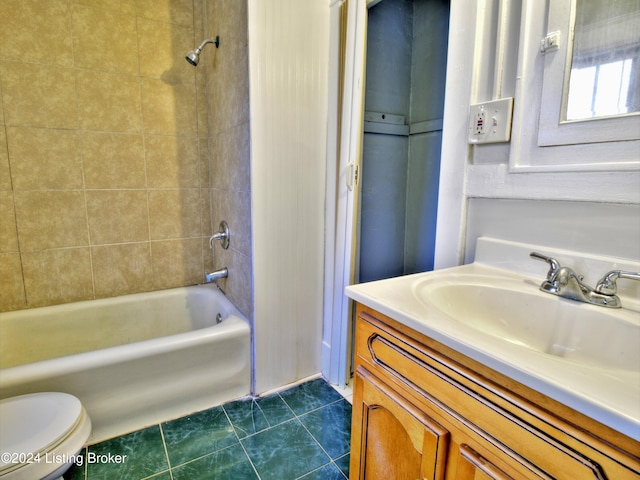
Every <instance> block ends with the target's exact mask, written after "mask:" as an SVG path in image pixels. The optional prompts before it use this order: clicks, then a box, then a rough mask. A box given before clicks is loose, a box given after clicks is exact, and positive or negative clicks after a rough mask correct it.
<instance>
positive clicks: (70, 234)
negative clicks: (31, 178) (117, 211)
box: [15, 191, 89, 252]
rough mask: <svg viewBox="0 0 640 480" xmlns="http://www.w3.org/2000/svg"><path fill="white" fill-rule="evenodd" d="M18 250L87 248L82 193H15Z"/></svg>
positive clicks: (87, 241)
mask: <svg viewBox="0 0 640 480" xmlns="http://www.w3.org/2000/svg"><path fill="white" fill-rule="evenodd" d="M15 205H16V221H17V225H18V239H19V241H20V250H21V251H22V252H26V251H29V250H42V249H47V248H62V247H78V246H86V245H88V244H89V236H88V230H87V220H86V218H87V216H86V213H85V212H86V209H85V201H84V192H81V191H44V192H39V191H28V192H23V191H18V192H15Z"/></svg>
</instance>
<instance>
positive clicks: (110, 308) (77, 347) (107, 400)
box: [0, 285, 251, 442]
mask: <svg viewBox="0 0 640 480" xmlns="http://www.w3.org/2000/svg"><path fill="white" fill-rule="evenodd" d="M218 314H220V316H221V318H222V322H221V323H220V324H217V322H216V316H217V315H218ZM250 336H251V335H250V328H249V324H248V322H247V320H246V319H245V318H243V317H242V315H241V314H240V313H239V312H238V311H237V310H236V309H235V307H234V306H233V305H232V304H231V303H230V302H229V300H228V299H227V298H226V297H225V296H224V294H222V292H220V291H219V290H218V289H217V288H216V287H215V286H213V285H206V286H194V287H185V288H176V289H171V290H164V291H158V292H149V293H139V294H133V295H126V296H122V297H115V298H108V299H101V300H92V301H86V302H78V303H72V304H65V305H56V306H52V307H43V308H35V309H31V310H23V311H18V312H8V313H0V398H6V397H12V396H15V395H20V394H24V393H31V392H43V391H59V392H67V393H71V394H72V395H75V396H76V397H78V398H79V399H80V401H81V402H82V404H83V405H84V406H85V408H86V410H87V412H88V413H89V416H90V417H91V422H92V424H93V432H92V435H91V437H90V439H89V440H90V442H98V441H101V440H104V439H107V438H110V437H114V436H117V435H121V434H123V433H126V432H130V431H133V430H136V429H139V428H142V427H145V426H148V425H152V424H154V423H159V422H162V421H164V420H169V419H172V418H177V417H180V416H183V415H186V414H188V413H191V412H194V411H197V410H202V409H205V408H208V407H211V406H214V405H218V404H220V403H222V402H225V401H228V400H232V399H234V398H238V397H241V396H244V395H248V394H249V393H250V382H251V373H250V370H251V359H250V351H251V347H250Z"/></svg>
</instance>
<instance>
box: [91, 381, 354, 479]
mask: <svg viewBox="0 0 640 480" xmlns="http://www.w3.org/2000/svg"><path fill="white" fill-rule="evenodd" d="M316 380H318V379H313V380H310V381H309V382H307V383H313V382H315V381H316ZM320 380H322V379H320ZM322 381H323V382H324V384H325V385H327V386H329V387H332V386H331V385H329V384H328V383H326V382H325V381H324V380H322ZM300 385H304V383H302V384H298V385H296V386H293V387H291V388H289V389H283V390H281V391H278V392H274V393H272V394H270V395H265V396H258V397H243V398H240V399H236V400H232V401H230V402H226V403H224V404H221V405H218V406H217V407H211V409H215V408H219V409H220V410H221V412H222V413H224V418H225V419H226V421H227V423H228V425H229V426H230V427H231V429H232V430H233V436H234V437H235V442H234V443H232V444H230V445H225V446H221V447H220V448H218V447H216V450H214V451H211V452H208V453H206V454H204V455H200V456H198V457H196V458H191V459H189V460H187V461H183V462H182V463H179V464H177V465H172V463H171V459H170V456H169V448H168V445H167V441H166V438H165V431H164V428H163V424H167V425H168V424H169V423H170V422H172V421H174V420H179V419H174V420H168V421H166V422H161V423H158V424H154V425H150V426H149V427H147V428H152V427H156V426H157V427H158V429H159V433H160V439H161V441H162V449H163V454H164V459H165V460H166V465H167V468H166V469H165V470H161V471H158V472H155V473H153V474H152V475H149V476H146V477H144V478H143V479H142V480H153V479H154V478H158V479H162V478H165V479H166V478H167V474H168V477H169V479H170V480H174V478H175V477H174V470H175V469H178V468H181V467H183V466H186V465H189V464H192V463H194V462H196V461H199V460H202V459H204V458H206V457H210V456H214V455H216V454H219V453H220V452H223V451H225V450H228V449H232V448H237V447H238V446H240V448H241V449H242V452H243V454H244V458H245V459H246V460H247V461H248V462H249V465H250V466H251V469H252V470H253V473H254V474H255V476H256V479H257V480H262V476H261V475H260V473H259V471H258V467H257V466H256V465H255V463H254V459H252V457H251V456H250V454H249V451H247V447H246V445H245V442H246V441H247V440H248V439H250V438H251V437H254V436H256V435H260V434H264V433H267V432H269V431H270V430H273V429H276V428H278V427H281V426H283V425H286V424H291V423H293V422H296V426H297V427H301V429H302V431H304V432H306V434H307V435H308V436H309V437H310V438H311V439H312V440H313V444H314V445H315V447H317V451H320V452H322V454H324V456H326V459H327V461H326V462H325V463H323V464H322V465H319V466H317V467H316V468H314V469H313V470H311V471H308V472H305V473H302V474H301V475H298V476H296V477H295V479H294V480H304V478H306V477H309V478H312V476H313V474H316V473H317V472H319V471H321V470H323V469H324V468H327V467H329V466H330V465H332V467H333V470H332V471H334V475H335V474H337V472H339V475H340V479H344V480H347V475H346V474H345V473H344V472H343V471H342V469H341V468H340V467H339V466H338V463H337V461H338V460H340V459H344V458H345V457H347V456H348V455H349V452H348V450H347V451H346V452H344V453H342V454H340V455H338V456H337V457H336V458H333V457H332V455H331V454H330V453H329V451H327V449H326V448H325V447H324V446H323V445H322V444H321V443H320V441H319V440H318V438H316V435H314V434H313V433H312V431H311V430H310V429H309V427H308V426H307V425H306V424H305V423H304V422H303V421H302V418H303V417H305V416H307V415H309V414H313V413H314V412H318V411H320V410H322V409H323V408H328V407H330V406H332V405H335V404H338V403H340V402H342V401H344V402H345V403H347V404H348V405H349V409H350V408H351V402H350V401H349V398H347V397H346V395H345V394H344V393H343V391H341V390H339V389H336V388H333V391H334V393H337V394H338V395H339V398H335V399H333V400H332V401H329V402H328V403H325V404H321V405H319V406H315V405H314V406H313V408H311V409H310V410H305V411H304V413H300V414H298V413H296V410H294V408H293V407H292V405H290V403H289V402H287V400H286V399H285V397H283V395H281V393H284V392H288V391H289V392H290V391H293V390H294V389H296V388H297V387H299V386H300ZM320 393H321V392H320ZM273 397H278V399H279V401H280V402H281V404H282V405H283V406H284V407H286V411H287V412H288V414H286V416H285V419H284V420H282V421H279V420H278V416H277V415H276V416H275V417H274V416H273V413H271V414H269V413H268V411H267V410H265V409H264V408H261V407H260V405H259V404H258V401H260V399H266V398H273ZM321 397H322V398H324V394H322V393H321ZM287 398H290V399H291V400H294V403H297V402H295V399H296V397H295V396H293V398H291V395H289V396H288V397H287ZM321 401H324V400H321ZM241 402H251V404H250V410H249V412H248V416H247V413H244V417H242V416H241V417H239V418H235V420H236V421H235V423H234V421H233V420H232V417H231V416H230V410H229V409H230V408H232V407H230V406H231V405H232V404H240V403H241ZM312 403H315V402H312ZM236 408H238V407H236ZM281 408H282V407H281ZM296 409H298V410H299V404H298V406H297V407H296ZM207 410H210V409H206V410H205V411H207ZM197 413H200V412H194V413H193V414H192V415H195V414H197ZM241 414H242V412H241ZM258 414H259V415H261V418H263V419H264V421H265V423H266V425H267V426H266V428H263V429H260V425H258V424H257V423H256V419H258V418H259V417H257V416H256V415H258ZM289 414H290V415H291V417H290V418H289ZM349 415H350V413H349ZM186 417H189V415H187V416H185V417H181V418H186ZM242 418H249V419H250V422H251V428H250V429H247V430H245V429H244V428H243V424H242ZM310 418H311V417H310ZM278 422H279V423H278ZM142 430H145V429H142ZM142 430H139V431H142ZM239 430H240V432H239ZM248 430H251V431H252V433H249V431H248ZM132 433H135V432H132ZM240 434H245V435H244V436H243V437H242V438H240ZM116 438H119V437H116ZM107 441H108V440H107ZM105 442H106V441H105ZM100 443H103V442H98V443H97V444H94V445H88V446H87V447H85V449H84V450H85V452H88V451H89V448H90V447H95V446H96V445H99V444H100ZM315 447H314V448H315ZM172 448H175V445H174V446H173V447H172ZM347 465H348V463H347ZM83 473H84V475H82V478H83V479H84V480H88V479H89V478H90V475H89V468H88V466H86V467H85V468H84V472H83Z"/></svg>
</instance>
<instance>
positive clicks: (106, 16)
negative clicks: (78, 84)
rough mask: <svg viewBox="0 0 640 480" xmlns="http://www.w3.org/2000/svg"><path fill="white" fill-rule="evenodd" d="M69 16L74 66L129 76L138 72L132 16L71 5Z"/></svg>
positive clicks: (136, 43)
mask: <svg viewBox="0 0 640 480" xmlns="http://www.w3.org/2000/svg"><path fill="white" fill-rule="evenodd" d="M71 18H72V23H73V57H74V63H75V65H76V67H79V68H89V69H95V70H101V71H108V72H118V73H127V74H130V75H137V74H138V73H139V68H138V42H137V34H136V19H135V17H134V16H132V15H122V14H119V13H117V12H115V11H114V10H105V9H103V8H93V7H86V6H84V5H74V6H73V10H72V16H71Z"/></svg>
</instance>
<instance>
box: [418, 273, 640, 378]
mask: <svg viewBox="0 0 640 480" xmlns="http://www.w3.org/2000/svg"><path fill="white" fill-rule="evenodd" d="M443 280H444V279H439V281H438V282H431V281H425V282H419V283H418V284H417V285H415V288H414V294H415V295H416V296H417V297H418V299H419V301H420V302H421V303H424V304H425V305H428V306H429V308H430V309H434V308H435V309H436V310H439V313H441V314H444V315H446V316H447V317H448V318H450V319H453V320H455V321H456V322H458V323H460V324H462V325H464V326H465V327H467V328H469V329H472V330H474V331H475V332H476V333H477V332H481V333H482V334H484V335H490V336H492V337H494V338H497V339H499V340H500V341H504V342H508V343H510V344H513V345H518V346H520V347H522V348H527V349H530V350H534V351H536V352H539V353H542V354H546V355H551V356H554V357H558V358H562V359H563V360H565V361H570V362H574V363H579V364H583V365H589V366H591V367H600V368H604V369H609V370H611V369H616V370H630V371H637V370H638V367H639V366H640V313H638V312H633V311H631V310H626V309H607V308H604V307H598V306H593V305H587V304H584V303H580V302H575V301H572V300H566V299H563V298H559V297H555V296H552V295H549V294H546V293H543V292H540V291H539V290H538V286H537V285H536V284H534V283H533V282H521V283H516V284H515V285H514V284H513V283H511V282H507V281H505V280H504V279H500V278H498V277H497V278H493V279H492V278H488V279H487V278H478V279H474V278H473V277H470V278H462V279H461V278H456V279H455V281H451V282H448V281H446V280H444V281H443Z"/></svg>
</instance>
